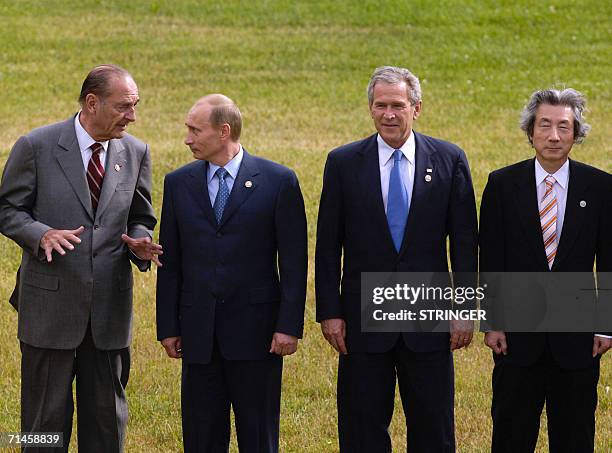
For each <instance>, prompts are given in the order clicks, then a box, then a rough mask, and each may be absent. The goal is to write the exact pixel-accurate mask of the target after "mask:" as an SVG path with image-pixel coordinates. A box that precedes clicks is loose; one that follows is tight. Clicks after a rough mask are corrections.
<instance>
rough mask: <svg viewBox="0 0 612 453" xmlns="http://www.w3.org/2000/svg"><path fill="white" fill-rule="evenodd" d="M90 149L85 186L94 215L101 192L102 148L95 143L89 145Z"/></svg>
mask: <svg viewBox="0 0 612 453" xmlns="http://www.w3.org/2000/svg"><path fill="white" fill-rule="evenodd" d="M90 148H91V151H92V153H91V159H89V164H87V185H88V186H89V193H90V195H91V207H92V208H93V212H94V214H95V213H96V210H97V209H98V202H99V201H100V192H102V182H103V181H104V167H103V166H102V163H101V162H100V152H101V151H102V149H103V148H102V145H101V144H100V143H97V142H96V143H94V144H93V145H91V147H90Z"/></svg>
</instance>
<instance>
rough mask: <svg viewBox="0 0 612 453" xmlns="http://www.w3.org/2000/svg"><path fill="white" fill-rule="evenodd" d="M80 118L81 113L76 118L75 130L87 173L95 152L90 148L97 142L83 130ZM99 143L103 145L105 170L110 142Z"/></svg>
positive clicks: (101, 155)
mask: <svg viewBox="0 0 612 453" xmlns="http://www.w3.org/2000/svg"><path fill="white" fill-rule="evenodd" d="M80 116H81V112H79V113H78V114H77V115H76V116H75V117H74V130H75V132H76V136H77V141H78V142H79V149H80V150H81V158H82V159H83V168H85V171H87V166H88V165H89V160H90V159H91V154H92V152H93V151H92V150H91V148H90V146H91V145H93V144H94V143H96V141H95V140H94V139H93V138H91V135H89V134H88V133H87V131H86V130H85V128H83V126H82V125H81V121H80V120H79V117H80ZM98 143H99V144H100V145H102V151H100V163H101V164H102V167H103V168H106V151H107V150H108V140H106V141H104V142H98Z"/></svg>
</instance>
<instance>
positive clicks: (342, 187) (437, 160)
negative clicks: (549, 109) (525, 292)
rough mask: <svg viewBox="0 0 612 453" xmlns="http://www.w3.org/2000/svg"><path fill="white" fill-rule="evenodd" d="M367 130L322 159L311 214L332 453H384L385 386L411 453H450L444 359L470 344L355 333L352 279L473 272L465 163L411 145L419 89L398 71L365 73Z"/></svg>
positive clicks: (457, 152)
mask: <svg viewBox="0 0 612 453" xmlns="http://www.w3.org/2000/svg"><path fill="white" fill-rule="evenodd" d="M367 93H368V102H369V107H370V115H371V117H372V119H373V121H374V126H375V127H376V130H377V131H378V133H377V134H374V135H372V136H370V137H368V138H366V139H363V140H359V141H357V142H354V143H350V144H348V145H344V146H341V147H339V148H337V149H335V150H333V151H332V152H330V153H329V155H328V158H327V163H326V165H325V174H324V177H323V189H322V192H321V203H320V207H319V219H318V228H317V245H316V259H315V266H316V269H315V272H316V273H315V282H316V303H317V320H318V321H319V322H321V329H322V331H323V334H324V336H325V338H326V339H327V341H328V342H329V343H330V344H331V345H332V347H333V348H334V349H335V350H336V351H338V353H339V354H340V355H339V365H338V433H339V441H340V451H341V452H346V453H355V452H367V453H369V452H390V451H391V439H390V437H389V433H388V427H389V424H390V422H391V417H392V415H393V405H394V397H395V385H396V380H397V381H399V389H400V394H401V397H402V406H403V408H404V413H405V415H406V425H407V438H406V442H407V449H408V451H410V452H431V451H436V452H454V451H455V436H454V412H453V405H454V372H453V359H452V351H453V350H456V349H459V348H462V347H465V346H467V345H468V344H469V343H470V341H471V339H472V331H471V326H470V325H467V326H466V325H459V323H453V324H452V325H451V334H450V335H449V334H448V333H431V332H404V333H398V332H387V333H366V332H362V331H361V327H360V326H361V297H360V288H361V274H362V273H363V272H448V269H449V267H448V260H447V247H446V240H447V238H449V239H450V260H451V265H452V270H453V271H455V272H475V271H476V266H477V231H476V229H477V222H476V206H475V201H474V189H473V187H472V180H471V176H470V171H469V167H468V162H467V158H466V156H465V153H464V152H463V150H461V149H460V148H459V147H457V146H455V145H453V144H451V143H448V142H444V141H442V140H438V139H435V138H432V137H428V136H426V135H423V134H419V133H417V132H415V131H413V129H412V126H413V123H414V121H415V120H416V119H417V118H418V116H419V114H420V112H421V87H420V84H419V79H418V78H417V77H416V76H414V75H413V74H412V73H411V72H410V71H408V70H407V69H403V68H397V67H391V66H385V67H381V68H377V69H376V70H375V71H374V74H373V75H372V77H371V79H370V83H369V85H368V91H367Z"/></svg>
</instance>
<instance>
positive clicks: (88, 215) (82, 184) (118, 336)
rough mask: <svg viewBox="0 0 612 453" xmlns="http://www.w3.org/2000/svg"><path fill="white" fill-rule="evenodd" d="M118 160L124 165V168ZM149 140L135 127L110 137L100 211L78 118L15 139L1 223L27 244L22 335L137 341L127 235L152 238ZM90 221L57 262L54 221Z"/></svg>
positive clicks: (32, 341)
mask: <svg viewBox="0 0 612 453" xmlns="http://www.w3.org/2000/svg"><path fill="white" fill-rule="evenodd" d="M116 168H118V169H119V170H118V171H117V170H116ZM155 224H156V219H155V217H154V212H153V207H152V206H151V162H150V155H149V148H148V146H147V145H145V144H144V143H142V142H141V141H139V140H137V139H136V138H134V137H132V136H130V135H127V134H126V135H125V136H124V137H123V138H121V139H117V140H115V139H114V140H110V142H109V145H108V151H107V157H106V174H105V176H104V183H103V185H102V192H101V194H100V203H99V205H98V209H97V211H96V213H95V215H94V213H93V210H92V207H91V198H90V193H89V187H88V186H87V179H86V177H85V168H84V166H83V160H82V157H81V151H80V149H79V144H78V141H77V137H76V132H75V130H74V117H72V118H70V119H69V120H67V121H64V122H61V123H57V124H52V125H50V126H45V127H41V128H38V129H35V130H33V131H32V132H30V133H29V134H27V135H26V136H24V137H21V138H20V139H19V140H18V141H17V143H15V145H14V146H13V149H12V150H11V154H10V155H9V158H8V161H7V163H6V166H5V168H4V173H3V176H2V185H1V186H0V231H2V233H3V234H5V235H6V236H8V237H9V238H11V239H12V240H14V241H15V242H16V243H17V244H18V245H19V246H20V247H21V248H22V249H23V254H22V259H21V268H20V272H19V278H18V282H17V287H16V289H15V292H14V293H13V297H12V299H13V300H16V301H17V305H18V308H19V328H18V335H19V339H20V340H21V341H23V342H24V343H27V344H29V345H32V346H35V347H39V348H52V349H73V348H76V347H77V346H78V345H79V344H80V343H81V341H82V340H83V337H84V335H85V331H86V328H87V324H88V322H89V321H90V319H91V332H92V336H93V340H94V343H95V345H96V347H97V348H99V349H120V348H125V347H127V346H128V345H129V343H130V339H131V325H132V269H131V266H130V259H133V260H134V262H135V263H136V264H137V265H138V267H139V268H140V270H142V271H145V270H147V269H148V268H149V266H150V263H149V262H148V261H141V260H137V259H135V257H134V255H133V254H131V253H129V251H128V247H127V246H126V245H125V244H124V243H123V241H122V240H121V234H123V233H127V234H128V235H130V236H132V237H143V236H151V235H152V230H153V228H154V227H155ZM80 225H83V226H84V227H85V231H84V232H83V233H82V234H81V236H80V238H81V241H82V242H81V243H80V244H78V245H76V246H75V249H74V250H73V251H68V252H67V253H66V255H64V256H60V255H59V254H58V253H56V252H54V253H53V261H52V262H51V263H47V261H46V259H45V258H44V253H42V251H41V249H40V248H39V244H40V239H41V237H42V236H43V234H44V233H45V232H46V231H47V230H49V229H52V228H53V229H69V230H72V229H75V228H78V227H79V226H80Z"/></svg>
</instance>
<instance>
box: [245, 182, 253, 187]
mask: <svg viewBox="0 0 612 453" xmlns="http://www.w3.org/2000/svg"><path fill="white" fill-rule="evenodd" d="M244 187H246V188H247V189H249V188H251V187H253V183H252V182H251V181H246V182H245V183H244Z"/></svg>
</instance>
